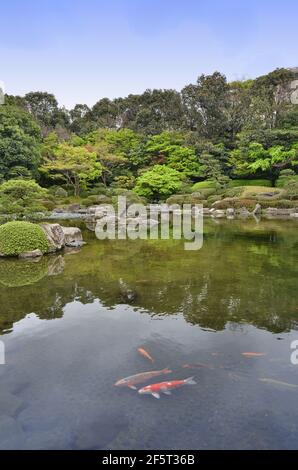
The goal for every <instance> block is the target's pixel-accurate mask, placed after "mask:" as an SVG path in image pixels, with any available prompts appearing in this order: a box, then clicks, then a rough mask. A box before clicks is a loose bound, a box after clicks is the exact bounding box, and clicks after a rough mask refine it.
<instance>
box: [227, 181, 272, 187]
mask: <svg viewBox="0 0 298 470" xmlns="http://www.w3.org/2000/svg"><path fill="white" fill-rule="evenodd" d="M238 186H268V187H269V186H272V184H271V181H270V180H265V179H255V180H244V179H236V180H230V183H229V187H230V188H237V187H238Z"/></svg>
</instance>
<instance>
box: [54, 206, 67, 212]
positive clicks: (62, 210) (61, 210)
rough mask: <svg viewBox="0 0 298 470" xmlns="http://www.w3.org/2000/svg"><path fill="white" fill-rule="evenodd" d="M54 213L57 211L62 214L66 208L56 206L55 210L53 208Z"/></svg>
mask: <svg viewBox="0 0 298 470" xmlns="http://www.w3.org/2000/svg"><path fill="white" fill-rule="evenodd" d="M53 212H54V213H57V214H61V213H62V212H65V211H64V209H62V208H61V207H56V208H55V209H54V210H53Z"/></svg>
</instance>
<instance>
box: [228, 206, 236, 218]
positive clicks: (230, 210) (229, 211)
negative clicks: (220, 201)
mask: <svg viewBox="0 0 298 470" xmlns="http://www.w3.org/2000/svg"><path fill="white" fill-rule="evenodd" d="M226 213H227V216H229V217H230V216H232V215H234V214H235V209H234V208H233V207H229V208H228V209H227V211H226Z"/></svg>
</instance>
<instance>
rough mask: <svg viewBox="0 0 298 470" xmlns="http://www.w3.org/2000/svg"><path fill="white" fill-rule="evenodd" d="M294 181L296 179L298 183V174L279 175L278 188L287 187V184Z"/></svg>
mask: <svg viewBox="0 0 298 470" xmlns="http://www.w3.org/2000/svg"><path fill="white" fill-rule="evenodd" d="M292 181H295V182H297V183H298V175H293V176H282V177H279V178H278V180H277V181H276V186H277V187H278V188H285V189H287V186H288V185H289V184H291V182H292Z"/></svg>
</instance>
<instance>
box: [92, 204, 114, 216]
mask: <svg viewBox="0 0 298 470" xmlns="http://www.w3.org/2000/svg"><path fill="white" fill-rule="evenodd" d="M109 212H110V206H107V205H104V204H102V205H100V206H97V207H96V208H95V211H94V217H95V218H96V219H101V218H102V217H105V216H106V215H108V214H109Z"/></svg>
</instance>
